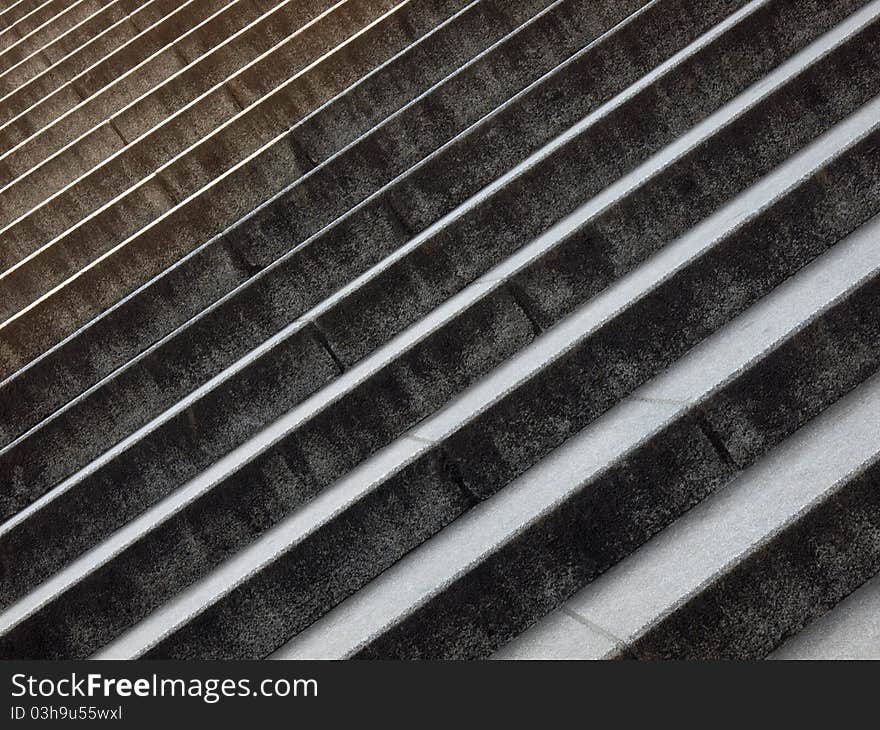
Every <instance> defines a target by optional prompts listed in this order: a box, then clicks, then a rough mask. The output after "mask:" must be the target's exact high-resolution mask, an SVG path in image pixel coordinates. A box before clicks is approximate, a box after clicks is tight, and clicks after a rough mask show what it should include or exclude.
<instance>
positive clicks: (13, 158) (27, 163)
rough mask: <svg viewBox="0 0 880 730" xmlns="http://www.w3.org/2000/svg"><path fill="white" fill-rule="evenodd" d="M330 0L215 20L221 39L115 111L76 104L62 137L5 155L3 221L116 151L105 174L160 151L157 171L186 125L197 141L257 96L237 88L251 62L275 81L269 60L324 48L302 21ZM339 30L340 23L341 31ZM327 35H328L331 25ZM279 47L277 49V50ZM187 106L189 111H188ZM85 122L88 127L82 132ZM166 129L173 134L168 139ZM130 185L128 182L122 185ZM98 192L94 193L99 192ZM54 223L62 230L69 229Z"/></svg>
mask: <svg viewBox="0 0 880 730" xmlns="http://www.w3.org/2000/svg"><path fill="white" fill-rule="evenodd" d="M325 5H326V3H325V2H324V1H323V0H320V1H319V2H310V3H302V2H298V3H294V2H293V1H292V0H288V1H287V2H282V3H280V4H279V5H277V6H276V7H274V8H270V9H269V10H268V11H267V12H266V13H264V14H263V15H261V16H259V17H258V18H257V19H255V20H253V21H251V22H250V23H249V24H248V25H246V26H245V27H243V28H241V29H240V30H238V31H236V32H233V31H234V27H233V28H225V29H220V28H215V30H217V31H218V33H217V34H216V36H215V39H214V40H217V41H219V42H218V43H217V45H216V46H215V47H213V48H212V49H210V50H208V51H207V52H206V53H204V54H203V55H201V56H199V57H197V58H196V59H195V60H194V61H193V62H192V63H190V64H189V65H187V66H186V67H185V68H184V69H182V70H181V71H179V72H177V73H175V74H173V75H172V76H171V77H170V78H168V79H166V80H165V81H163V82H162V83H160V84H158V85H157V86H155V87H153V88H152V89H150V90H149V91H147V92H146V93H145V94H142V95H140V96H138V97H137V98H135V99H134V100H133V101H132V102H131V103H129V104H127V105H125V106H124V107H123V108H121V109H120V110H118V111H116V112H115V113H112V114H110V116H109V117H103V116H100V115H98V114H97V113H96V112H98V111H107V110H100V109H97V107H98V106H99V104H98V103H97V101H96V102H95V103H94V104H93V105H91V106H90V105H88V104H86V105H83V106H82V107H80V108H79V109H78V110H77V112H76V117H77V119H76V121H75V122H74V120H72V119H71V118H68V119H67V121H66V123H65V126H66V130H65V133H64V135H63V136H61V137H60V138H58V137H56V138H54V141H53V139H52V131H53V129H52V128H51V127H50V128H47V130H46V134H45V135H37V136H36V137H34V138H33V140H31V141H30V142H28V143H27V144H24V145H22V146H20V147H18V148H17V149H16V150H15V151H14V152H11V153H9V154H7V155H5V156H3V159H2V165H3V167H4V172H3V177H2V178H0V180H2V181H3V183H4V185H3V187H2V189H0V203H2V204H3V206H2V207H3V209H4V210H3V216H2V218H0V222H2V225H3V226H4V227H5V226H7V225H8V224H9V223H10V222H12V221H13V220H15V219H16V218H19V217H21V216H22V215H24V214H25V213H27V212H28V211H30V210H31V209H32V208H34V207H35V206H37V205H39V204H40V203H42V202H43V201H45V200H47V199H48V198H50V197H52V196H53V195H55V194H56V193H58V192H59V191H61V190H62V189H64V188H65V187H66V186H69V185H70V184H72V183H73V182H74V181H76V180H77V179H78V178H80V177H82V176H83V175H85V174H86V173H88V172H89V171H92V170H94V168H95V167H96V166H98V165H100V164H101V163H103V162H106V161H110V160H111V159H112V162H110V164H109V165H104V167H103V168H102V169H105V170H107V172H106V174H109V175H110V176H111V177H112V175H113V174H114V172H115V174H116V175H119V174H120V173H119V171H118V170H117V169H116V168H118V167H119V166H120V165H122V164H124V163H127V164H128V166H129V167H130V168H131V173H130V178H131V182H134V181H136V180H137V179H138V176H139V175H141V176H142V175H143V173H142V172H139V171H140V170H142V169H143V168H144V167H145V166H149V165H150V163H151V161H152V159H153V157H154V156H160V157H159V162H157V163H155V164H154V165H153V167H150V168H149V171H151V172H152V171H153V170H154V169H155V167H158V166H159V164H160V163H161V162H162V161H167V160H169V159H171V158H172V157H174V155H175V150H176V151H177V152H179V151H182V150H183V149H185V148H186V146H187V144H186V140H187V139H190V138H188V137H187V136H186V134H184V133H183V132H182V131H181V130H182V128H183V127H185V126H186V125H187V124H188V125H189V127H190V128H189V130H188V132H187V133H188V134H189V135H195V136H193V137H192V138H191V139H190V141H195V140H198V139H199V135H204V134H207V133H208V132H210V131H211V130H212V129H213V127H212V125H215V126H216V125H220V124H222V123H223V122H224V121H226V120H228V118H231V117H233V116H235V115H236V114H237V113H238V112H240V111H241V110H242V108H243V107H245V106H247V105H248V104H249V103H251V101H252V99H251V98H250V97H251V95H252V92H250V91H248V92H247V93H241V91H237V90H236V85H237V84H240V83H241V82H242V81H241V79H242V78H244V79H246V78H247V75H248V74H247V73H246V72H245V69H246V68H249V67H250V68H254V70H256V69H260V68H262V69H263V73H262V74H261V75H260V78H261V83H262V82H263V81H266V82H268V79H267V78H266V77H268V76H269V75H270V74H268V73H265V70H266V68H273V69H276V70H277V71H278V73H282V72H283V70H284V69H285V68H291V72H290V73H291V74H292V73H293V71H294V70H295V69H296V66H295V65H294V63H295V60H296V58H297V57H299V58H302V57H310V59H311V58H314V57H316V56H317V55H320V53H318V52H311V53H310V49H309V38H310V37H313V36H314V35H315V33H314V29H312V30H311V31H309V30H307V29H305V28H304V27H303V26H306V25H307V24H309V23H312V22H313V21H315V19H316V18H317V17H318V16H320V15H323V14H324V13H326V12H327V9H326V7H325ZM347 5H348V4H345V5H344V6H343V7H347ZM352 5H353V6H354V7H355V8H356V7H357V6H358V4H357V3H354V4H352ZM350 14H351V13H350V11H349V15H350ZM222 19H223V18H221V20H222ZM246 19H247V16H236V17H235V18H231V19H228V20H234V21H235V25H236V26H237V25H240V24H241V23H242V22H243V21H244V20H246ZM218 22H219V20H218ZM333 22H337V23H342V24H345V23H346V22H348V23H350V22H351V20H350V19H347V18H346V17H345V16H344V15H343V16H342V18H341V19H340V18H339V17H338V13H337V14H336V15H334V14H333V13H331V15H330V17H328V18H326V19H325V20H324V21H322V22H321V25H322V26H325V27H326V26H327V24H328V23H333ZM340 30H341V29H340ZM304 34H305V35H304ZM339 34H340V32H339V31H338V32H337V33H336V35H337V36H339ZM324 35H328V33H327V31H326V30H325V32H324ZM303 36H304V37H303ZM311 43H312V46H314V45H315V41H311ZM276 46H278V48H276ZM273 48H275V49H276V50H275V51H274V53H273V52H272V49H273ZM292 56H293V57H292ZM251 73H252V72H251ZM230 77H231V78H230ZM236 79H238V80H237V81H236ZM224 82H226V83H224ZM130 83H132V84H137V83H138V81H137V79H136V78H135V77H132V78H131V81H130ZM208 92H210V93H208ZM120 100H121V97H120ZM184 109H185V110H186V111H185V113H182V112H183V110H184ZM171 117H175V118H177V119H178V120H179V121H178V122H177V123H176V124H170V125H165V126H159V125H162V123H163V122H165V121H166V120H168V119H169V118H171ZM108 127H109V128H111V129H112V131H113V132H114V133H113V134H112V135H111V134H110V133H109V132H108V131H107V128H108ZM80 130H84V131H83V132H82V134H81V135H79V136H78V137H76V134H77V132H79V131H80ZM151 130H152V131H153V132H154V135H159V136H154V137H153V138H151V139H150V142H151V144H152V145H153V147H158V150H155V151H153V152H150V153H145V152H144V145H145V141H144V139H143V137H144V135H145V134H146V133H148V132H150V131H151ZM166 136H167V137H170V138H169V139H166ZM44 137H47V139H46V140H45V141H47V142H48V144H49V147H48V148H47V149H46V148H43V147H41V141H44ZM67 137H70V138H71V139H73V141H71V142H70V143H68V144H66V145H64V146H63V147H61V148H60V149H58V150H57V151H55V148H56V147H57V146H58V144H61V143H63V142H64V141H65V139H67ZM74 137H76V138H75V139H74ZM166 148H167V151H166ZM123 150H127V153H126V154H125V155H123V154H122V151H123ZM138 150H140V154H139V155H138ZM159 150H162V152H160V151H159ZM123 190H125V188H124V187H123V188H119V189H118V190H117V192H122V191H123ZM97 192H99V193H103V194H104V196H105V198H104V199H105V200H108V199H110V198H112V197H113V195H112V194H109V193H107V191H106V190H104V188H100V187H99V188H98V190H97ZM66 195H67V198H68V199H69V200H68V204H70V205H73V207H74V210H76V209H77V206H79V207H80V208H82V207H83V206H84V205H85V204H87V203H88V200H85V201H80V200H78V199H76V198H72V199H71V191H70V190H69V189H68V190H67V191H66ZM94 195H95V193H93V197H94ZM80 196H82V194H80ZM54 202H55V204H56V205H57V204H58V203H59V202H61V201H60V200H57V199H56V200H55V201H54ZM86 209H87V208H86ZM73 216H74V213H73V212H71V213H65V216H64V218H65V219H68V220H73V221H76V220H79V218H75V217H73ZM55 230H59V232H60V231H63V230H64V229H63V228H61V229H57V228H56V229H55Z"/></svg>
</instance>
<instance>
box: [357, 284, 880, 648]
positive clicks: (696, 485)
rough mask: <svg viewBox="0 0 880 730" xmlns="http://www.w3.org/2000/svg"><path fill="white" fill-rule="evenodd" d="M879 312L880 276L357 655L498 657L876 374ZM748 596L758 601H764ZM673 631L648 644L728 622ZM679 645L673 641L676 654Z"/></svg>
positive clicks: (691, 622)
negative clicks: (723, 421)
mask: <svg viewBox="0 0 880 730" xmlns="http://www.w3.org/2000/svg"><path fill="white" fill-rule="evenodd" d="M878 314H880V279H874V280H873V281H871V282H868V283H866V284H865V285H863V286H862V287H860V289H859V290H858V291H857V292H855V293H853V294H852V295H851V296H850V297H848V299H847V300H846V301H843V302H842V303H840V304H838V305H837V306H835V307H833V308H832V309H831V310H829V311H828V312H826V313H823V315H822V316H821V317H819V318H817V319H816V320H815V321H814V322H812V323H810V324H809V325H807V326H806V327H804V328H803V329H802V330H801V331H799V332H797V333H796V334H795V335H794V336H792V337H789V338H787V340H786V341H785V342H784V343H782V344H781V345H780V346H779V347H777V348H775V349H774V350H773V351H772V352H771V353H769V354H768V355H766V356H764V357H763V358H762V360H761V361H760V362H758V363H756V364H755V365H754V366H753V367H751V368H749V369H748V370H747V371H745V372H744V373H742V374H740V375H738V376H737V377H736V378H734V380H733V381H731V382H730V383H728V384H727V385H725V386H724V387H722V388H721V389H720V390H718V391H716V392H714V393H712V394H711V395H710V396H709V397H708V398H706V399H704V400H702V401H701V402H699V403H698V404H697V405H696V406H695V407H693V408H692V409H690V411H689V412H688V413H687V414H686V415H685V416H684V417H682V418H681V419H679V420H678V421H677V422H675V423H674V424H671V425H670V426H669V427H667V428H665V429H663V430H662V431H661V432H659V433H657V434H656V435H654V436H652V437H651V438H650V439H649V440H648V441H647V442H646V443H645V444H644V445H643V446H641V447H639V448H637V449H636V450H634V451H633V452H631V453H630V454H629V455H627V456H626V457H625V458H624V459H623V460H621V462H620V463H618V464H615V465H613V466H611V467H610V468H609V469H608V470H606V471H605V472H604V473H603V474H601V475H600V476H599V477H597V478H596V479H595V480H591V481H590V482H588V483H587V484H585V485H584V486H583V487H582V488H581V489H580V490H578V492H576V493H575V494H573V495H572V497H571V498H570V499H569V500H567V501H566V502H565V503H564V504H562V505H560V506H559V507H558V508H557V509H555V510H554V511H553V512H552V513H551V514H549V515H547V516H545V517H543V518H542V519H541V520H539V521H537V522H535V523H532V524H530V525H529V526H528V528H527V529H526V530H524V531H523V532H522V533H521V534H519V535H517V536H516V537H515V538H514V539H512V540H511V541H509V542H507V543H505V544H504V545H503V546H502V547H501V548H499V549H498V550H497V551H496V552H494V553H493V554H492V555H491V557H489V558H487V559H486V560H485V561H483V562H481V563H480V564H479V565H478V566H476V567H475V568H474V569H473V570H471V571H469V572H468V573H467V574H466V575H464V576H463V577H461V578H460V579H458V580H457V581H456V582H455V583H453V584H452V585H450V586H449V587H448V588H445V589H444V590H443V591H442V592H440V593H439V594H438V595H437V596H435V597H434V598H432V599H431V600H430V601H428V602H427V603H426V604H424V605H423V606H422V607H420V608H419V609H418V610H417V611H416V612H415V613H413V614H411V615H408V616H406V617H405V618H404V619H403V620H401V621H399V622H398V623H396V624H394V625H393V626H390V627H389V628H388V629H387V630H386V631H384V632H383V633H382V634H381V635H380V636H378V637H376V638H375V639H373V640H372V641H371V642H370V643H369V644H368V645H367V646H365V647H363V649H362V650H361V651H360V652H359V653H358V657H360V658H377V657H382V658H392V657H394V658H441V657H442V658H447V659H453V658H455V659H463V658H478V657H485V656H488V655H490V654H491V653H492V652H494V651H495V650H497V649H498V648H499V647H500V646H501V645H503V644H504V643H505V642H506V641H507V640H509V639H512V638H513V637H514V636H517V635H518V634H519V633H521V632H522V631H524V630H525V629H526V628H528V627H529V626H530V625H532V624H533V623H534V622H535V621H537V620H539V619H540V618H542V617H543V616H545V615H547V614H548V613H550V612H551V611H553V610H554V609H555V608H557V607H558V606H559V605H560V604H561V603H563V602H564V601H565V600H566V599H568V598H569V597H570V596H571V595H573V594H574V593H575V592H577V591H578V590H580V589H581V588H582V587H583V586H584V585H586V584H587V583H589V582H590V581H591V580H593V579H595V578H596V577H597V576H598V575H599V574H601V573H602V572H603V571H604V570H606V569H608V568H609V567H611V566H612V565H614V564H615V563H617V562H619V561H620V560H622V559H623V558H625V557H626V556H627V555H629V554H630V553H631V552H633V551H634V550H635V549H636V548H638V547H639V546H640V545H642V544H643V543H644V542H646V541H647V540H648V539H649V538H650V537H652V536H653V535H654V534H656V533H658V532H659V531H660V530H662V529H663V528H664V527H666V526H667V525H668V524H670V523H671V522H672V521H674V520H675V519H676V518H677V517H679V516H680V515H681V514H683V513H684V512H685V511H687V510H688V509H689V508H690V507H692V506H693V505H694V504H696V503H697V502H699V501H700V500H702V499H704V498H705V497H706V496H708V495H709V494H710V493H712V492H713V491H715V490H716V489H718V488H719V487H721V486H723V485H725V484H727V483H729V482H730V481H731V480H732V479H733V478H734V477H735V476H736V475H737V474H738V473H739V470H740V469H745V468H747V467H748V466H750V465H751V464H753V463H754V462H755V461H757V460H758V459H759V458H760V457H761V456H763V455H765V454H766V453H769V452H770V450H771V449H772V448H773V447H774V446H775V445H776V444H778V443H780V442H781V441H782V440H783V439H784V438H786V437H787V436H789V435H790V434H792V433H794V432H795V431H796V430H797V429H798V428H800V427H801V426H803V425H804V424H805V423H806V422H807V421H809V420H810V419H811V418H813V417H815V416H816V415H818V414H819V413H820V412H821V411H822V410H824V408H826V407H828V406H829V405H831V404H832V403H833V402H835V401H836V400H838V399H839V398H841V397H842V396H843V395H845V394H846V393H847V392H848V391H849V390H851V389H852V388H854V387H855V386H857V385H858V384H859V383H860V382H863V381H864V380H865V379H867V377H868V376H870V375H871V374H872V372H876V370H877V369H878V367H880V348H878V347H877V342H878V341H880V340H878V334H880V327H878V324H877V322H878V318H877V317H878ZM847 352H860V353H861V356H860V357H858V358H856V361H857V362H858V363H859V367H857V368H851V367H850V362H849V361H848V360H847V359H846V357H842V356H841V355H842V353H847ZM785 373H788V374H791V373H797V378H791V379H789V380H786V379H785V378H784V377H783V374H785ZM719 414H729V425H730V426H737V427H738V428H739V430H740V431H741V432H749V433H752V434H754V435H755V436H757V437H758V438H756V439H755V441H754V443H755V448H753V449H752V450H751V451H750V453H749V455H748V458H744V459H743V460H742V461H741V462H740V463H739V464H732V463H731V462H730V459H729V452H735V451H736V450H737V449H738V447H739V446H740V443H738V442H739V439H738V438H737V437H732V436H731V433H732V432H733V431H734V429H730V430H729V431H725V432H718V431H715V425H714V424H715V422H716V419H717V417H718V416H719ZM780 416H781V417H780ZM707 434H713V440H714V441H715V442H716V443H720V444H723V447H724V452H723V453H722V452H719V451H717V450H716V449H715V448H713V446H712V445H711V444H710V442H709V441H708V440H707ZM758 444H760V447H758ZM850 519H851V518H848V519H846V520H844V519H841V520H840V523H839V524H845V523H850ZM853 523H854V522H853ZM877 568H880V566H877ZM877 568H875V570H876V569H877ZM854 577H855V574H854ZM862 580H864V578H862ZM777 585H785V582H784V581H781V582H779V583H778V584H777ZM816 585H817V586H818V585H821V582H819V581H817V583H816ZM735 593H736V591H731V592H729V593H725V597H724V599H723V602H722V601H719V602H717V603H716V604H715V605H716V607H717V606H722V605H723V606H725V611H726V610H727V607H729V606H735V605H737V604H738V603H739V602H740V599H738V598H737V599H734V598H733V596H734V595H735ZM743 595H751V597H752V598H754V597H755V596H756V595H757V593H756V592H752V593H751V594H748V593H745V594H743ZM766 605H774V604H773V603H772V602H771V603H769V604H766ZM750 608H753V609H756V608H757V606H756V604H750ZM780 613H784V612H780ZM704 620H705V623H703V621H704ZM745 623H746V622H745V621H743V623H742V624H740V625H739V626H738V627H737V628H736V630H738V631H739V632H740V633H738V634H737V633H735V631H736V630H734V631H733V632H729V633H727V634H726V635H725V636H723V637H722V636H719V637H717V638H718V639H719V641H720V642H721V643H720V644H715V645H713V646H712V647H711V649H709V650H708V651H706V652H705V655H706V656H718V655H719V653H720V651H719V649H720V646H723V645H724V642H728V645H729V646H730V647H731V649H733V647H734V646H735V644H736V642H735V641H732V638H733V637H734V636H744V637H749V638H750V639H754V637H755V636H756V635H761V632H760V631H758V632H752V629H754V627H753V626H746V625H744V624H745ZM673 625H674V628H673ZM673 625H670V626H669V628H668V630H667V629H663V631H660V630H658V633H657V634H656V637H657V643H654V641H653V639H652V640H651V641H647V640H646V646H647V647H654V648H656V647H659V646H660V645H661V642H662V640H663V638H667V639H669V638H670V637H671V636H673V634H674V635H675V636H676V637H677V638H678V640H680V641H681V642H682V644H681V646H682V647H685V646H687V645H688V643H689V642H688V640H687V639H682V638H681V637H687V636H689V635H690V634H692V633H694V632H698V627H702V626H713V625H717V624H713V623H712V621H711V620H709V619H708V617H707V615H699V616H698V615H697V611H696V609H695V610H694V611H693V612H691V611H688V612H687V613H686V615H683V616H682V617H681V619H680V620H678V619H676V621H675V622H674V624H673ZM789 628H791V625H790V626H789ZM676 632H677V633H676ZM661 637H663V638H661ZM776 640H778V639H774V641H776ZM673 642H674V640H673V639H670V643H669V644H668V646H667V648H672V647H673V646H674V643H673ZM695 643H696V642H695ZM706 648H708V647H706ZM741 648H742V647H738V646H737V647H736V650H735V651H732V652H731V656H732V657H733V656H735V657H736V658H740V657H741V656H742V651H741V650H740V649H741ZM712 652H716V653H714V654H713V653H712ZM672 653H673V652H671V651H670V654H672ZM765 653H766V652H765ZM757 654H758V653H754V652H753V654H752V655H753V656H754V655H757Z"/></svg>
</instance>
